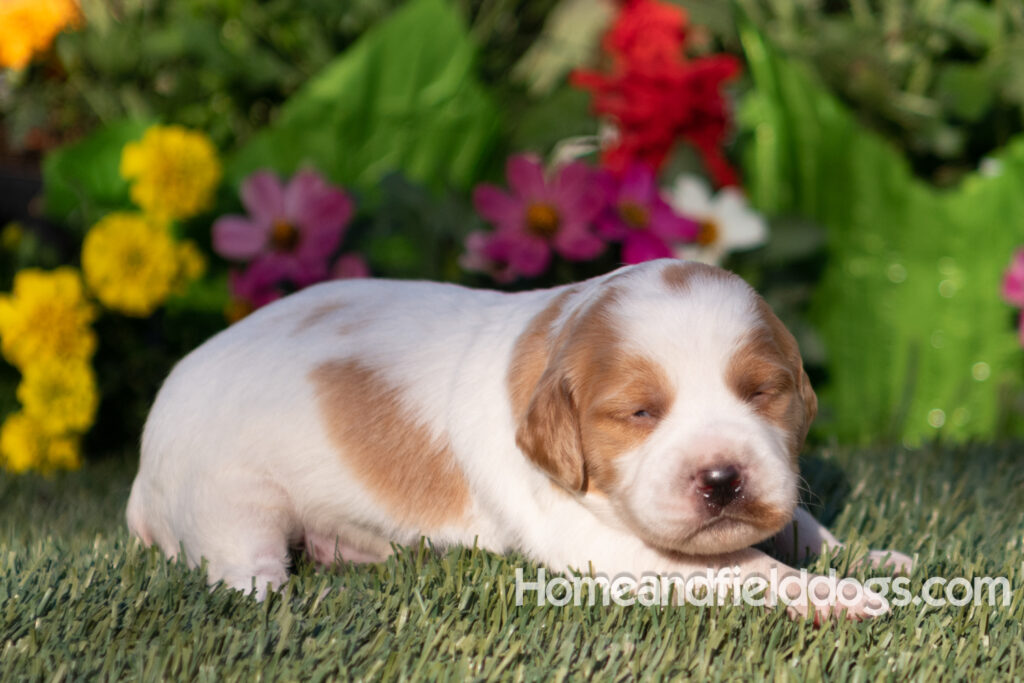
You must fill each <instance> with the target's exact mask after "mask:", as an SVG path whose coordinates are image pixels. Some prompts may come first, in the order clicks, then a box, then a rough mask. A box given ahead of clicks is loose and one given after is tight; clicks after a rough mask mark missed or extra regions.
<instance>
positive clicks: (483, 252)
mask: <svg viewBox="0 0 1024 683" xmlns="http://www.w3.org/2000/svg"><path fill="white" fill-rule="evenodd" d="M494 237H495V236H494V234H493V233H487V232H481V231H477V232H472V233H470V234H469V235H467V236H466V251H465V253H464V254H463V255H462V256H461V257H460V258H459V265H460V266H462V267H463V268H464V269H465V270H472V271H476V272H480V273H486V274H487V275H490V276H491V278H492V279H493V280H495V281H496V282H501V283H503V284H507V283H509V282H512V281H513V280H515V279H516V276H517V273H516V272H515V271H514V270H513V269H512V267H511V265H510V264H509V256H508V249H506V246H507V245H506V244H504V243H502V242H501V241H498V240H495V239H494Z"/></svg>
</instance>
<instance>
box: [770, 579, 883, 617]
mask: <svg viewBox="0 0 1024 683" xmlns="http://www.w3.org/2000/svg"><path fill="white" fill-rule="evenodd" d="M784 593H785V595H786V597H787V598H788V600H787V603H788V604H787V605H786V612H787V614H789V616H790V617H792V618H793V619H806V618H807V617H808V616H810V617H812V618H813V619H814V624H815V625H816V626H817V625H821V624H822V623H824V622H826V621H829V620H836V621H839V620H841V619H847V620H850V621H864V620H866V619H872V618H874V617H879V616H882V615H883V614H888V613H889V612H890V609H891V608H890V606H889V602H888V601H887V600H886V599H885V598H884V597H883V596H882V595H881V594H879V593H877V592H876V591H873V590H871V589H870V588H868V587H867V586H865V585H864V584H863V583H861V582H860V581H857V580H856V579H851V578H845V579H841V580H836V578H835V577H828V576H812V577H810V580H809V581H808V582H807V584H806V585H800V586H796V585H794V586H790V587H789V588H788V590H787V589H785V588H784Z"/></svg>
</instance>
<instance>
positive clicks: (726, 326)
mask: <svg viewBox="0 0 1024 683" xmlns="http://www.w3.org/2000/svg"><path fill="white" fill-rule="evenodd" d="M509 380H510V389H511V396H512V403H513V406H514V409H515V410H516V412H517V419H518V427H517V434H516V440H517V443H518V445H519V447H520V449H521V450H522V451H523V453H524V454H525V455H526V456H527V457H528V458H530V459H531V460H532V461H533V462H534V463H535V464H536V465H538V466H539V467H540V468H542V469H543V470H545V471H546V472H547V473H548V474H549V475H550V476H551V478H552V479H553V480H554V481H555V482H557V483H558V484H559V485H561V486H562V487H564V488H566V489H568V490H570V491H573V492H579V493H585V494H587V495H592V496H596V497H603V498H606V499H607V501H608V503H610V505H611V507H612V509H613V510H614V512H615V514H616V515H617V516H618V517H619V518H620V520H621V521H622V522H623V523H624V524H626V525H627V526H629V527H630V528H631V529H633V530H634V531H635V532H636V533H637V534H638V535H639V536H640V537H641V538H643V539H644V540H645V541H646V542H647V543H649V544H651V545H653V546H656V547H660V548H663V549H666V550H672V551H676V552H681V553H687V554H719V553H723V552H728V551H731V550H736V549H739V548H743V547H746V546H749V545H751V544H753V543H756V542H758V541H760V540H763V539H764V538H767V537H768V536H770V535H772V534H773V533H775V532H777V531H778V530H779V529H780V528H781V527H782V526H783V525H784V524H785V523H786V522H787V521H788V520H789V519H790V517H791V516H792V512H793V509H794V507H795V505H796V499H797V471H796V457H797V454H798V452H799V451H800V449H801V447H802V446H803V442H804V438H805V436H806V434H807V429H808V427H809V426H810V422H811V420H812V419H813V418H814V415H815V412H816V410H817V399H816V398H815V395H814V391H813V390H812V389H811V386H810V383H809V382H808V380H807V375H806V373H805V372H804V370H803V365H802V362H801V360H800V353H799V349H798V348H797V344H796V341H795V340H794V339H793V336H792V335H791V334H790V333H789V332H788V331H787V330H786V328H785V327H784V326H783V325H782V323H781V322H780V321H779V320H778V318H777V317H776V316H775V315H774V314H773V313H772V311H771V309H770V308H769V307H768V306H767V304H765V303H764V301H763V300H762V299H761V298H760V297H759V296H758V295H757V294H756V293H755V292H754V291H753V290H752V289H751V288H750V287H749V286H748V285H747V284H746V283H745V282H743V280H741V279H740V278H738V277H736V276H735V275H732V274H730V273H727V272H726V271H723V270H720V269H717V268H712V267H710V266H704V265H701V264H696V263H683V262H679V261H655V262H650V263H646V264H642V265H640V266H633V267H630V268H625V269H622V270H620V271H617V272H616V273H615V274H613V275H611V276H609V277H606V278H605V279H604V280H603V281H601V283H600V284H598V285H596V287H593V288H591V287H587V286H584V287H582V288H580V289H579V290H575V291H574V290H568V291H567V292H566V293H565V294H564V295H563V296H562V298H560V299H559V300H557V301H555V302H554V303H553V304H551V306H549V308H548V309H547V310H545V311H544V312H543V313H541V314H540V315H538V316H537V317H536V318H535V319H534V321H533V323H532V325H531V326H530V329H528V330H527V331H526V332H525V333H524V334H523V336H522V337H520V339H519V340H518V342H517V348H516V354H515V357H514V358H513V363H512V366H511V371H510V377H509Z"/></svg>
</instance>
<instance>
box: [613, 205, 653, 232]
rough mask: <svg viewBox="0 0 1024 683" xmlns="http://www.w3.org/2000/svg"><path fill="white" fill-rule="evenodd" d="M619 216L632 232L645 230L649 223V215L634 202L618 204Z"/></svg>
mask: <svg viewBox="0 0 1024 683" xmlns="http://www.w3.org/2000/svg"><path fill="white" fill-rule="evenodd" d="M619 216H620V217H621V218H622V220H623V222H625V224H626V225H628V226H629V227H631V228H633V229H634V230H645V229H646V228H647V226H648V224H649V223H650V221H651V215H650V213H649V212H648V211H647V209H646V208H644V207H643V206H641V205H640V204H637V203H636V202H622V203H621V204H619Z"/></svg>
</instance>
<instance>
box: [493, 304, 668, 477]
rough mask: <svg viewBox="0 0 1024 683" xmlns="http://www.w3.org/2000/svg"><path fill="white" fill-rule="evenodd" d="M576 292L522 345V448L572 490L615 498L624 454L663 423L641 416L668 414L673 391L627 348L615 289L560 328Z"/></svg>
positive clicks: (514, 376)
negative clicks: (556, 326)
mask: <svg viewBox="0 0 1024 683" xmlns="http://www.w3.org/2000/svg"><path fill="white" fill-rule="evenodd" d="M568 294H570V293H567V294H565V295H562V296H561V297H559V299H556V300H555V301H554V302H552V304H550V305H549V306H548V307H547V308H546V309H545V310H544V311H542V312H541V313H540V314H538V315H537V316H536V317H535V318H534V320H533V322H532V323H531V324H530V326H529V327H528V328H527V330H526V331H525V332H524V333H523V335H522V336H521V337H520V338H519V340H518V341H517V343H516V351H515V354H514V356H513V362H512V365H511V370H510V374H509V387H510V389H509V390H510V394H511V397H512V405H513V410H514V411H515V414H516V417H517V418H518V419H519V427H518V429H517V432H516V443H517V444H518V445H519V447H520V448H521V449H522V450H523V452H524V453H525V454H526V455H527V457H529V458H530V459H531V460H533V461H534V462H535V463H536V464H537V465H538V466H539V467H541V468H542V469H543V470H545V471H546V472H547V473H548V474H549V475H550V476H551V477H552V479H553V480H554V481H556V482H557V483H559V484H560V485H561V486H563V487H564V488H566V489H568V490H570V491H585V490H588V488H592V489H593V490H596V491H598V492H602V493H607V492H608V491H610V490H611V489H612V488H613V487H614V486H615V485H616V483H617V475H616V469H615V464H614V461H615V459H616V457H617V456H619V455H621V454H622V453H624V452H626V451H628V450H629V449H631V448H633V447H635V446H637V445H638V444H639V443H640V442H642V441H643V440H644V439H645V438H647V436H648V435H649V434H650V433H651V432H652V431H653V429H654V426H655V418H650V419H647V418H636V417H633V413H634V412H636V411H638V410H642V409H644V410H648V411H650V412H652V414H657V413H658V412H662V413H663V412H667V410H668V407H669V404H670V403H671V396H670V393H669V392H670V390H669V387H668V381H667V379H666V378H665V377H664V375H663V373H662V371H661V370H660V368H657V367H656V366H655V365H654V364H653V363H650V362H648V361H646V360H645V359H643V358H640V357H639V356H633V355H626V354H624V353H623V351H622V350H621V345H620V343H619V338H618V336H617V335H616V332H615V328H614V326H613V325H612V323H611V321H610V320H609V310H610V308H611V307H612V305H613V304H614V302H615V301H616V299H617V296H618V293H617V290H616V289H615V288H614V287H612V286H609V287H608V289H607V290H606V291H605V292H604V294H602V296H601V297H600V298H599V299H598V300H597V301H596V302H594V303H593V304H591V305H590V306H589V307H588V308H587V309H586V310H584V311H578V312H577V313H576V314H575V315H574V316H572V317H570V319H569V321H568V322H567V323H566V324H565V326H564V327H563V328H562V329H561V330H558V331H555V330H553V329H552V327H553V323H554V321H555V320H556V319H557V317H558V314H559V313H560V312H561V310H562V308H563V307H564V305H565V300H566V297H567V295H568ZM602 392H603V393H602Z"/></svg>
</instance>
